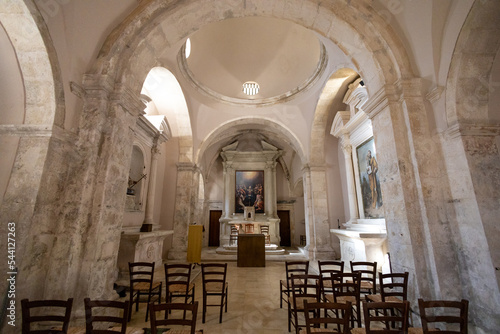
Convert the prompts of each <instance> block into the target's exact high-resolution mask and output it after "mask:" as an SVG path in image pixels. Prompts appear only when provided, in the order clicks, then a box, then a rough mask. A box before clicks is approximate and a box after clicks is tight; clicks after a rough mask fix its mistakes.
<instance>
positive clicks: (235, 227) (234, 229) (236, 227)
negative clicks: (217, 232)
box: [231, 224, 240, 234]
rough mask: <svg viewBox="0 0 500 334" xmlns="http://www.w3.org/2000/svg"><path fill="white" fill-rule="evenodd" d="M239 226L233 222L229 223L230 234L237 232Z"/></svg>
mask: <svg viewBox="0 0 500 334" xmlns="http://www.w3.org/2000/svg"><path fill="white" fill-rule="evenodd" d="M239 231H240V230H239V228H238V226H236V225H235V224H231V234H238V233H239Z"/></svg>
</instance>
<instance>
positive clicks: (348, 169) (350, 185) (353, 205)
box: [341, 135, 359, 224]
mask: <svg viewBox="0 0 500 334" xmlns="http://www.w3.org/2000/svg"><path fill="white" fill-rule="evenodd" d="M341 145H342V152H343V153H344V162H345V173H346V183H347V199H348V201H349V223H350V224H352V223H356V221H357V220H358V218H359V212H358V203H357V201H356V185H355V182H354V171H353V165H352V145H351V144H350V143H349V137H347V135H344V136H343V137H342V139H341Z"/></svg>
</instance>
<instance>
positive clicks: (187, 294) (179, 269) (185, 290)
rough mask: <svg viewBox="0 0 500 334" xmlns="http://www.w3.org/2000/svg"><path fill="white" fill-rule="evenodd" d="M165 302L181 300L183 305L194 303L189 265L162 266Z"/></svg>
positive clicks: (193, 288)
mask: <svg viewBox="0 0 500 334" xmlns="http://www.w3.org/2000/svg"><path fill="white" fill-rule="evenodd" d="M164 268H165V283H166V284H165V290H166V295H165V302H167V303H172V300H173V298H179V297H180V298H183V301H184V303H186V304H188V303H190V304H192V303H193V302H194V293H195V285H194V283H191V265H190V264H188V263H175V264H174V263H173V264H167V263H165V264H164Z"/></svg>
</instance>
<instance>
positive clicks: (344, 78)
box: [310, 68, 359, 165]
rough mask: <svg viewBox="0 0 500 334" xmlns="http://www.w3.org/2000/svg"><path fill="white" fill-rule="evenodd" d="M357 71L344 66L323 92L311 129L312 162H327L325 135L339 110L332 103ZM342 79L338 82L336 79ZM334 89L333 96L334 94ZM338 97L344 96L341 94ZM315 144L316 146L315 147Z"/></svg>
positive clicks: (354, 76) (355, 75)
mask: <svg viewBox="0 0 500 334" xmlns="http://www.w3.org/2000/svg"><path fill="white" fill-rule="evenodd" d="M358 76H359V75H358V73H356V71H354V70H352V69H349V68H342V69H338V70H337V71H335V72H334V73H333V74H332V75H331V76H330V79H329V80H328V82H327V83H326V84H325V87H324V88H323V92H322V93H321V96H320V98H319V100H318V104H317V105H316V110H315V111H314V121H313V125H312V127H313V128H312V131H311V156H310V161H311V164H313V165H317V164H323V163H324V162H325V149H324V147H325V136H327V133H328V131H327V127H328V126H329V125H330V124H331V123H332V120H333V117H334V116H335V114H336V113H337V111H338V110H332V105H335V104H336V103H335V102H343V101H336V100H335V97H336V95H337V92H338V91H343V90H345V89H343V88H345V86H346V85H348V84H350V83H351V82H352V81H353V80H354V79H355V78H356V77H358ZM337 80H339V81H341V82H340V83H336V81H337ZM332 91H333V92H334V93H333V96H332ZM338 98H343V96H339V97H337V99H338ZM313 146H314V147H313Z"/></svg>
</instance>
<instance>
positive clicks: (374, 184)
mask: <svg viewBox="0 0 500 334" xmlns="http://www.w3.org/2000/svg"><path fill="white" fill-rule="evenodd" d="M356 155H357V158H358V170H359V183H360V186H361V197H362V199H363V210H364V215H365V218H383V217H384V210H383V208H382V205H383V200H382V191H381V190H380V180H379V177H378V172H379V170H378V162H377V150H376V149H375V141H374V140H373V137H372V138H370V139H368V140H367V141H365V142H364V143H362V144H361V145H359V146H358V147H357V148H356Z"/></svg>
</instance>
